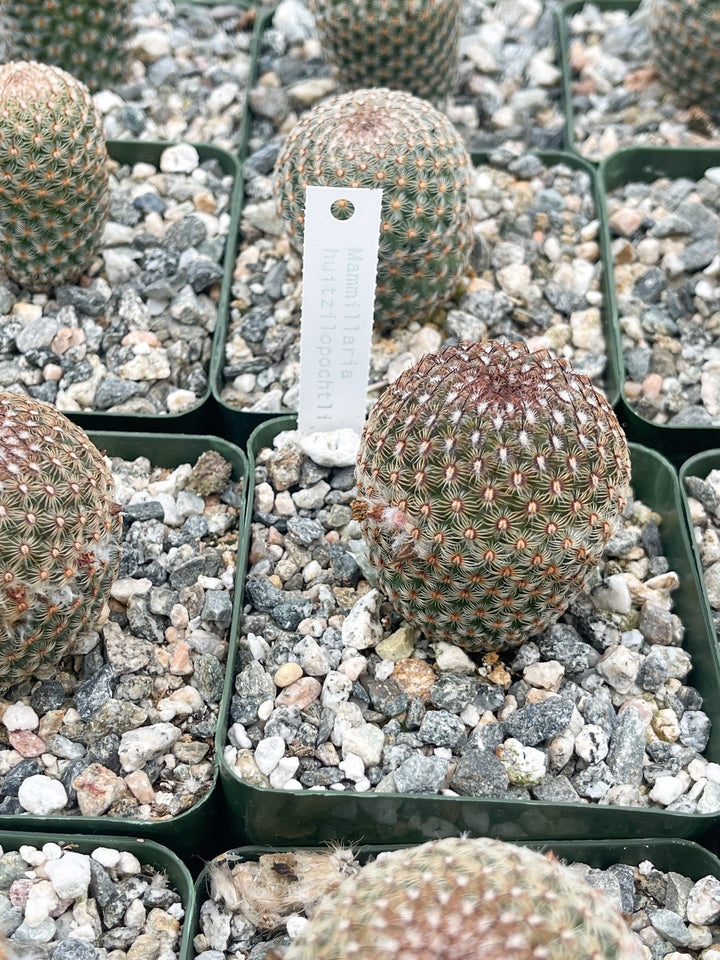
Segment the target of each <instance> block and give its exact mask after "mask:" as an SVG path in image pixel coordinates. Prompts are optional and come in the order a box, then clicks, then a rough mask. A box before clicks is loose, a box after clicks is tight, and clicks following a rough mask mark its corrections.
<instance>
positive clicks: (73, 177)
mask: <svg viewBox="0 0 720 960" xmlns="http://www.w3.org/2000/svg"><path fill="white" fill-rule="evenodd" d="M109 200H110V198H109V193H108V169H107V149H106V145H105V135H104V133H103V126H102V119H101V117H100V113H99V111H98V110H97V108H96V107H95V104H94V103H93V99H92V97H91V95H90V91H89V90H88V89H87V87H86V86H85V85H84V84H82V83H81V82H80V81H79V80H76V79H75V77H73V76H72V75H71V74H69V73H66V72H65V71H64V70H60V69H59V68H58V67H52V66H48V65H47V64H42V63H34V62H28V63H26V62H22V61H20V62H12V63H6V64H4V65H3V66H2V67H0V264H2V266H3V267H4V269H5V270H6V272H7V273H8V275H9V276H10V277H11V279H13V280H16V281H17V282H18V283H19V284H21V285H22V286H24V287H26V288H28V289H30V290H45V289H47V288H49V287H51V286H53V285H54V284H57V283H60V282H63V281H72V280H77V279H78V278H79V277H80V276H81V275H82V274H83V273H84V272H85V271H86V270H87V268H88V267H89V266H90V264H91V263H92V261H93V258H94V256H95V253H96V250H97V248H98V246H99V244H100V239H101V236H102V231H103V228H104V227H105V224H106V222H107V218H108V211H109Z"/></svg>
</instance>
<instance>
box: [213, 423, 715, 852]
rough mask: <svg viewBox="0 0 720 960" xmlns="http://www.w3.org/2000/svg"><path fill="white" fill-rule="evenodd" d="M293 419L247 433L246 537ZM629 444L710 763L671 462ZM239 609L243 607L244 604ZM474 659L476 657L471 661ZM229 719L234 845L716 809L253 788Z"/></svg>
mask: <svg viewBox="0 0 720 960" xmlns="http://www.w3.org/2000/svg"><path fill="white" fill-rule="evenodd" d="M295 426H296V420H295V418H294V417H282V418H278V419H276V420H274V421H269V422H268V423H265V424H263V425H261V426H260V427H258V428H257V429H256V431H255V432H254V433H253V435H252V437H251V438H250V442H249V447H248V452H249V460H250V466H249V473H250V487H249V490H248V500H247V503H248V508H247V515H246V523H245V533H246V537H247V539H248V543H249V541H250V529H251V522H252V519H253V502H254V465H255V459H256V457H257V456H258V454H259V452H260V451H261V450H262V449H263V448H271V447H272V444H273V439H274V438H275V437H276V436H277V434H278V433H280V432H281V431H284V430H292V429H294V428H295ZM630 449H631V458H632V468H633V489H634V493H635V497H636V498H637V499H639V500H641V501H642V502H643V503H644V504H645V506H646V507H649V508H650V509H651V510H652V511H654V512H655V513H657V514H659V515H660V518H661V519H660V523H659V529H660V536H661V540H662V545H661V551H662V554H663V555H664V556H665V557H666V558H667V561H668V564H669V567H670V570H671V571H675V572H676V573H677V575H678V579H679V586H678V587H677V589H675V590H674V592H673V609H674V612H675V613H676V614H677V615H678V616H679V617H680V619H681V621H682V623H683V625H684V628H685V634H684V641H683V647H684V649H685V651H687V653H688V654H689V655H690V656H691V658H692V671H691V673H690V674H689V675H688V676H687V677H686V678H685V679H683V681H682V682H683V683H687V684H691V685H692V686H693V687H694V688H695V690H696V691H698V692H699V694H700V696H701V698H702V709H703V710H704V711H705V712H706V714H707V715H708V717H709V719H710V721H711V722H712V732H711V734H710V736H709V739H708V741H707V743H706V746H705V747H704V754H703V756H704V757H705V758H706V759H707V760H708V761H713V762H718V761H720V726H718V724H719V723H720V698H719V696H718V690H720V660H719V658H718V649H717V641H716V638H715V635H714V630H713V628H712V624H711V622H710V616H709V612H708V608H707V605H706V603H705V602H704V600H703V597H702V592H701V586H700V583H699V574H698V571H697V568H696V565H695V562H694V559H693V555H692V549H691V547H690V544H689V542H688V535H687V530H686V527H685V522H684V519H683V509H682V504H681V499H680V493H679V488H678V481H677V476H676V473H675V470H674V469H673V467H672V466H671V464H670V463H669V462H668V461H667V460H666V459H665V458H663V457H662V456H660V455H659V454H658V453H656V452H655V451H653V450H650V449H648V448H646V447H643V446H640V445H638V444H631V445H630ZM246 546H247V544H246ZM350 602H352V601H348V604H349V603H350ZM244 609H247V608H246V607H245V606H244ZM241 632H242V630H241ZM552 655H553V654H552V653H551V654H550V656H551V657H552ZM511 657H512V653H511ZM479 662H480V661H479V659H476V663H479ZM272 669H273V670H274V669H275V667H273V668H272ZM578 682H579V681H578ZM226 692H228V693H230V694H232V692H233V686H232V684H228V685H227V686H226ZM230 723H231V718H230V702H229V701H228V702H226V703H225V704H224V705H223V709H222V710H221V717H220V722H219V724H218V732H217V748H216V752H217V755H218V758H219V762H220V778H221V784H222V791H223V795H224V798H225V804H226V807H227V815H226V816H227V825H228V834H229V835H230V836H233V837H238V838H240V839H239V842H248V841H249V842H250V843H259V844H281V843H287V842H290V841H292V842H294V843H297V844H299V845H313V844H319V843H322V842H326V841H336V840H337V841H347V842H354V841H357V842H375V841H380V840H382V841H387V842H399V843H405V844H407V843H418V842H422V841H424V840H428V839H432V838H434V837H439V836H446V835H454V834H456V833H458V832H463V831H467V832H468V833H470V834H475V835H485V836H493V837H497V838H499V839H503V840H509V841H515V840H526V839H537V838H543V837H544V838H547V839H549V840H552V841H556V840H566V839H573V838H577V837H580V836H582V837H585V838H586V839H587V840H596V839H597V840H603V839H607V838H614V837H631V838H643V837H653V836H674V837H683V838H690V839H696V838H700V837H703V836H705V835H707V834H708V833H709V832H711V831H713V830H714V829H715V828H716V825H717V823H718V818H719V816H720V811H716V812H697V811H696V810H694V812H687V811H681V810H668V809H666V808H665V807H663V806H661V805H655V806H648V807H639V806H631V805H621V804H620V803H617V804H615V805H610V804H602V803H597V802H582V801H580V802H576V801H574V800H573V801H568V800H565V799H563V800H558V799H552V800H550V799H534V798H533V799H525V798H524V797H523V798H520V799H518V798H517V797H512V796H508V795H507V794H506V795H505V796H498V795H497V794H495V795H494V796H489V795H488V796H483V797H478V796H477V795H475V796H468V795H463V796H447V795H441V794H432V795H431V794H422V793H410V792H408V793H396V792H395V793H394V792H373V791H370V790H368V791H366V792H362V791H352V790H349V791H347V792H343V791H336V790H333V789H325V790H317V789H302V790H300V789H290V788H284V789H273V788H272V787H268V786H267V785H257V786H256V785H252V784H251V783H250V782H249V781H248V780H246V779H243V778H241V776H240V775H239V773H238V772H236V770H235V769H234V767H233V766H232V765H231V764H232V763H234V760H235V758H234V756H232V754H231V755H230V758H228V757H227V756H226V755H225V750H226V748H227V746H228V743H229V741H228V736H227V733H228V728H229V726H230ZM700 749H703V748H700ZM621 782H623V781H621ZM624 782H628V781H624Z"/></svg>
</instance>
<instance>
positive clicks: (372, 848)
mask: <svg viewBox="0 0 720 960" xmlns="http://www.w3.org/2000/svg"><path fill="white" fill-rule="evenodd" d="M519 842H520V843H521V845H523V846H527V847H530V848H532V849H534V850H541V851H542V852H546V851H550V850H552V852H553V853H554V854H555V856H556V857H557V858H558V859H559V860H563V861H565V862H566V863H586V864H588V866H590V867H593V868H595V869H598V870H606V869H607V868H608V867H611V866H613V865H614V864H616V863H624V864H628V865H629V866H633V867H636V866H638V865H639V864H640V863H642V861H643V860H650V861H652V863H653V865H654V866H655V867H656V868H657V869H658V870H662V871H663V872H664V873H667V872H670V871H672V872H673V873H677V874H680V875H682V876H685V877H689V878H690V879H691V880H693V881H698V880H700V879H702V878H703V877H706V876H713V877H715V878H716V879H718V880H720V860H718V858H717V857H716V856H715V855H714V854H712V853H710V851H708V850H706V849H705V848H704V847H701V846H700V845H699V844H697V843H693V842H692V841H690V840H681V839H680V840H678V839H667V838H662V839H652V840H582V839H578V840H555V839H552V838H551V839H544V840H543V839H540V840H535V841H524V840H523V841H519ZM399 846H404V844H402V845H400V844H383V843H378V844H368V845H363V846H361V847H359V848H358V850H357V852H356V856H357V858H358V859H359V860H360V861H361V862H365V861H366V860H367V859H368V858H369V857H371V856H376V855H377V854H378V853H380V852H383V851H385V850H393V849H397V848H398V847H399ZM291 849H292V848H290V847H287V846H283V847H280V848H278V847H261V846H248V847H237V848H235V849H233V850H228V851H227V853H226V854H225V856H227V857H231V858H232V859H233V860H234V861H242V862H245V861H249V860H257V859H258V858H259V857H260V856H262V855H263V854H268V853H269V854H272V853H287V852H289V851H290V850H291ZM207 899H208V869H207V867H205V868H204V869H203V870H202V872H201V873H200V875H199V876H198V878H197V880H196V881H195V897H194V907H193V913H192V915H191V916H190V915H188V918H187V922H188V926H190V927H191V929H192V936H191V938H190V945H191V947H192V939H193V938H194V937H195V936H196V935H197V934H198V933H200V908H201V907H202V905H203V903H204V902H205V900H207ZM195 956H196V954H195V952H194V950H193V951H192V952H191V953H190V954H188V955H187V956H185V957H183V956H181V960H193V958H194V957H195ZM579 960H580V958H579Z"/></svg>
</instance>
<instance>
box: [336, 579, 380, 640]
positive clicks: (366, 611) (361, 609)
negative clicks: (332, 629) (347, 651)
mask: <svg viewBox="0 0 720 960" xmlns="http://www.w3.org/2000/svg"><path fill="white" fill-rule="evenodd" d="M380 599H381V597H380V593H379V591H378V590H375V589H373V590H369V591H368V592H367V593H366V594H364V595H363V596H362V597H360V599H359V600H356V601H355V603H354V604H353V606H352V608H351V610H350V612H349V613H348V615H347V616H346V617H345V620H344V621H343V625H342V642H343V646H344V647H352V648H353V649H354V650H365V649H367V648H368V647H374V646H376V645H377V644H378V643H379V642H380V640H381V639H382V626H381V624H380Z"/></svg>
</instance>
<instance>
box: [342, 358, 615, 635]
mask: <svg viewBox="0 0 720 960" xmlns="http://www.w3.org/2000/svg"><path fill="white" fill-rule="evenodd" d="M356 476H357V481H358V497H357V500H356V501H355V503H354V508H353V509H354V514H355V516H356V518H357V519H359V520H360V521H361V524H362V531H363V536H364V538H365V540H366V542H367V544H368V550H369V559H370V563H371V564H372V566H373V567H374V569H375V573H376V576H377V581H378V585H379V586H380V588H381V589H382V590H383V591H384V592H385V593H386V595H387V596H388V598H389V600H390V603H391V604H392V605H393V606H394V607H395V609H396V610H397V611H398V612H399V613H400V614H401V615H402V616H403V617H405V618H406V619H407V620H409V621H410V622H411V623H413V624H415V625H416V626H418V627H420V628H421V629H423V630H424V631H425V632H426V633H427V634H428V635H429V636H432V637H434V638H437V639H443V640H447V641H450V642H455V643H458V644H460V645H462V646H465V647H467V648H468V649H469V650H502V649H505V648H508V647H512V646H515V645H516V644H518V643H521V642H522V641H524V640H525V639H527V638H528V637H529V636H531V635H532V634H535V633H538V632H540V631H541V630H543V629H544V628H545V627H547V626H549V625H550V624H552V623H553V622H554V621H555V620H556V619H557V618H558V617H559V616H560V614H561V613H562V612H563V611H564V610H565V609H566V607H567V606H568V604H569V603H570V601H571V600H572V598H573V597H574V596H575V595H576V594H577V593H578V592H579V591H580V590H581V588H582V587H583V585H584V583H585V580H586V578H587V576H588V574H589V573H590V571H591V570H592V569H593V567H594V566H595V564H596V563H597V561H598V560H599V559H600V556H601V554H602V549H603V546H604V544H605V541H606V540H607V539H608V537H609V536H610V534H611V532H612V530H613V526H614V521H615V520H616V518H617V517H618V516H619V514H620V513H621V512H622V510H623V508H624V505H625V499H624V495H623V494H624V489H625V487H626V484H627V483H628V482H629V479H630V459H629V453H628V447H627V443H626V440H625V436H624V434H623V432H622V429H621V427H620V425H619V423H618V421H617V418H616V416H615V414H614V412H613V410H612V408H611V407H610V405H609V404H608V402H607V401H606V400H605V398H604V397H603V396H602V394H600V393H599V392H598V391H597V390H596V389H595V387H594V386H593V384H592V383H591V382H590V380H589V379H588V378H587V377H585V376H583V375H581V374H578V373H575V371H573V370H572V368H571V367H570V365H569V364H568V363H567V361H565V360H557V359H553V358H552V357H551V356H550V355H549V354H548V353H547V351H540V352H538V353H529V352H528V350H527V348H526V347H525V345H524V344H521V343H514V344H510V345H506V344H502V343H499V342H495V341H489V342H485V343H460V344H457V345H455V346H451V347H447V348H446V349H445V350H443V351H442V352H441V353H439V354H428V355H426V356H425V357H423V358H422V359H421V360H420V361H419V362H418V363H416V364H415V366H414V367H412V368H411V369H409V370H407V371H405V373H403V374H402V375H401V376H400V377H399V378H398V379H397V380H396V381H395V382H394V383H392V384H391V385H390V386H389V387H387V388H386V390H385V392H384V393H383V394H382V395H381V397H380V399H379V400H378V402H377V404H376V405H375V406H374V407H373V409H372V410H371V412H370V416H369V418H368V421H367V424H366V426H365V430H364V432H363V437H362V442H361V445H360V451H359V454H358V464H357V470H356Z"/></svg>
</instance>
